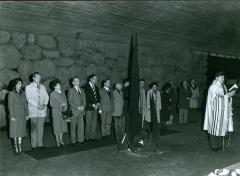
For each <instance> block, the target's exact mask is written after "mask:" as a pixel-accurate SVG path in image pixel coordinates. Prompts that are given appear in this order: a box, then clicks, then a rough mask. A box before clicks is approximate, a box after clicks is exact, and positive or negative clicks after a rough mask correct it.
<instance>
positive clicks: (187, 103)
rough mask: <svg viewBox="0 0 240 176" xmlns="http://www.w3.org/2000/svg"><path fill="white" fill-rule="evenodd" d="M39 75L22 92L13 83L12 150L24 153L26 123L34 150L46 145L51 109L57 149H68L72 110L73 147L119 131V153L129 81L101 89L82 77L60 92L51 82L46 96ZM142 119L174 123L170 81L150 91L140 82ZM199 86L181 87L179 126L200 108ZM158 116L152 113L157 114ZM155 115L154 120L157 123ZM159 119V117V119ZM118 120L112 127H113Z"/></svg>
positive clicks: (19, 82) (18, 84)
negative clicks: (67, 114)
mask: <svg viewBox="0 0 240 176" xmlns="http://www.w3.org/2000/svg"><path fill="white" fill-rule="evenodd" d="M41 78H42V77H41V74H40V73H38V72H35V73H33V74H32V75H31V76H30V83H29V84H28V85H27V86H26V87H25V91H23V90H24V89H23V84H22V80H21V79H20V78H16V79H14V80H12V81H11V84H10V89H11V91H10V92H9V94H8V110H9V119H10V123H9V125H10V126H9V127H10V128H9V129H10V138H12V140H13V146H14V151H15V152H16V153H20V152H21V151H22V149H21V142H22V137H24V136H26V134H27V131H26V120H28V119H30V124H31V147H32V150H36V149H37V148H42V147H43V132H44V122H45V118H46V117H47V112H48V107H49V106H50V109H51V111H50V112H51V117H52V126H53V132H54V135H55V138H56V145H57V146H61V145H64V141H63V134H64V133H66V132H67V131H68V127H67V122H68V121H67V120H66V118H63V117H64V115H63V114H64V112H67V111H71V116H70V120H69V121H70V137H71V144H72V145H75V144H76V143H79V144H81V143H84V141H88V140H96V139H97V138H98V136H99V135H100V136H102V137H107V136H110V135H111V133H112V127H114V129H115V134H116V139H117V143H118V150H120V149H121V143H122V142H123V138H124V134H125V121H126V119H125V118H126V113H128V112H127V109H128V96H129V95H128V94H129V86H130V82H129V80H128V79H125V80H124V81H123V83H121V82H117V83H115V84H114V85H113V90H112V89H111V81H110V80H109V79H106V80H103V81H102V88H101V89H100V90H99V89H98V87H97V85H96V83H97V81H98V79H97V76H96V75H95V74H92V75H89V76H88V79H87V83H86V84H85V85H83V86H82V87H80V80H79V77H77V76H75V77H73V78H72V79H71V80H70V84H71V88H70V89H69V90H68V91H67V92H65V91H63V90H62V88H61V86H62V84H61V81H60V80H58V79H55V80H53V81H52V82H51V83H50V88H51V89H52V92H51V93H50V95H49V94H48V92H47V90H46V87H45V86H44V85H43V84H41ZM139 85H140V92H139V118H141V121H142V125H141V128H143V129H144V126H145V124H146V123H147V124H149V123H156V124H157V125H159V124H161V126H162V127H164V128H165V127H167V126H168V125H171V124H172V123H173V117H174V115H175V110H176V107H177V98H176V93H175V89H174V87H173V83H172V82H168V83H166V84H165V85H164V86H163V89H162V91H159V90H158V84H157V83H156V82H153V83H151V84H150V89H149V90H147V91H146V88H145V80H143V79H140V80H139ZM198 96H199V92H198V87H197V86H196V83H195V80H194V79H192V80H191V81H190V86H188V85H187V82H186V81H184V82H183V84H182V86H181V87H180V88H179V99H178V105H179V123H186V122H187V119H188V117H187V116H188V108H189V107H194V108H195V107H197V97H198ZM153 113H154V115H153ZM153 116H154V120H153ZM98 117H100V121H101V123H100V129H101V134H98V132H97V131H98V130H97V128H98ZM155 117H156V118H155ZM112 122H114V123H112Z"/></svg>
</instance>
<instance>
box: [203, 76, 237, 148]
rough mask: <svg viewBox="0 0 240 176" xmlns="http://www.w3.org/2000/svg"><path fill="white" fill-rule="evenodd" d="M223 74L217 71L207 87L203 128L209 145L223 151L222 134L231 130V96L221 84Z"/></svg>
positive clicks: (232, 92) (231, 93) (232, 93)
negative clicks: (207, 135) (206, 133)
mask: <svg viewBox="0 0 240 176" xmlns="http://www.w3.org/2000/svg"><path fill="white" fill-rule="evenodd" d="M223 82H224V74H223V73H222V72H218V73H216V75H215V80H214V81H213V83H212V84H211V86H210V87H209V89H208V97H207V104H206V111H205V121H204V127H203V129H204V130H206V131H207V132H208V134H209V146H210V148H211V150H214V151H224V136H225V135H226V134H227V132H232V131H233V122H232V96H233V95H234V94H235V91H231V92H229V93H228V91H227V89H226V86H225V85H224V84H223Z"/></svg>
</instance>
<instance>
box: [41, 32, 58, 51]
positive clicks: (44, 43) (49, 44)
mask: <svg viewBox="0 0 240 176" xmlns="http://www.w3.org/2000/svg"><path fill="white" fill-rule="evenodd" d="M37 44H38V45H39V46H41V47H43V48H45V49H56V48H57V42H56V40H55V39H54V37H52V36H48V35H39V36H37Z"/></svg>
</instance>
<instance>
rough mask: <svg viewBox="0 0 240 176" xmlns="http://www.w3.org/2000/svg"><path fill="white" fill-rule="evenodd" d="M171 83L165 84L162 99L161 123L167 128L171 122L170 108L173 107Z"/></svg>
mask: <svg viewBox="0 0 240 176" xmlns="http://www.w3.org/2000/svg"><path fill="white" fill-rule="evenodd" d="M170 89H171V85H170V84H169V83H167V84H165V85H164V86H163V89H162V92H161V101H162V109H161V124H162V127H163V128H167V125H168V124H170V108H171V96H170V93H169V91H170Z"/></svg>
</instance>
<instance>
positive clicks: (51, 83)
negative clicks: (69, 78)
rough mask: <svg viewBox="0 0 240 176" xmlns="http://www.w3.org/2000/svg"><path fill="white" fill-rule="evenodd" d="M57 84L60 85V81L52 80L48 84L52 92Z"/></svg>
mask: <svg viewBox="0 0 240 176" xmlns="http://www.w3.org/2000/svg"><path fill="white" fill-rule="evenodd" d="M57 84H61V81H60V80H59V79H54V80H52V81H51V82H50V84H49V87H50V89H52V90H54V88H55V87H56V85H57Z"/></svg>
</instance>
